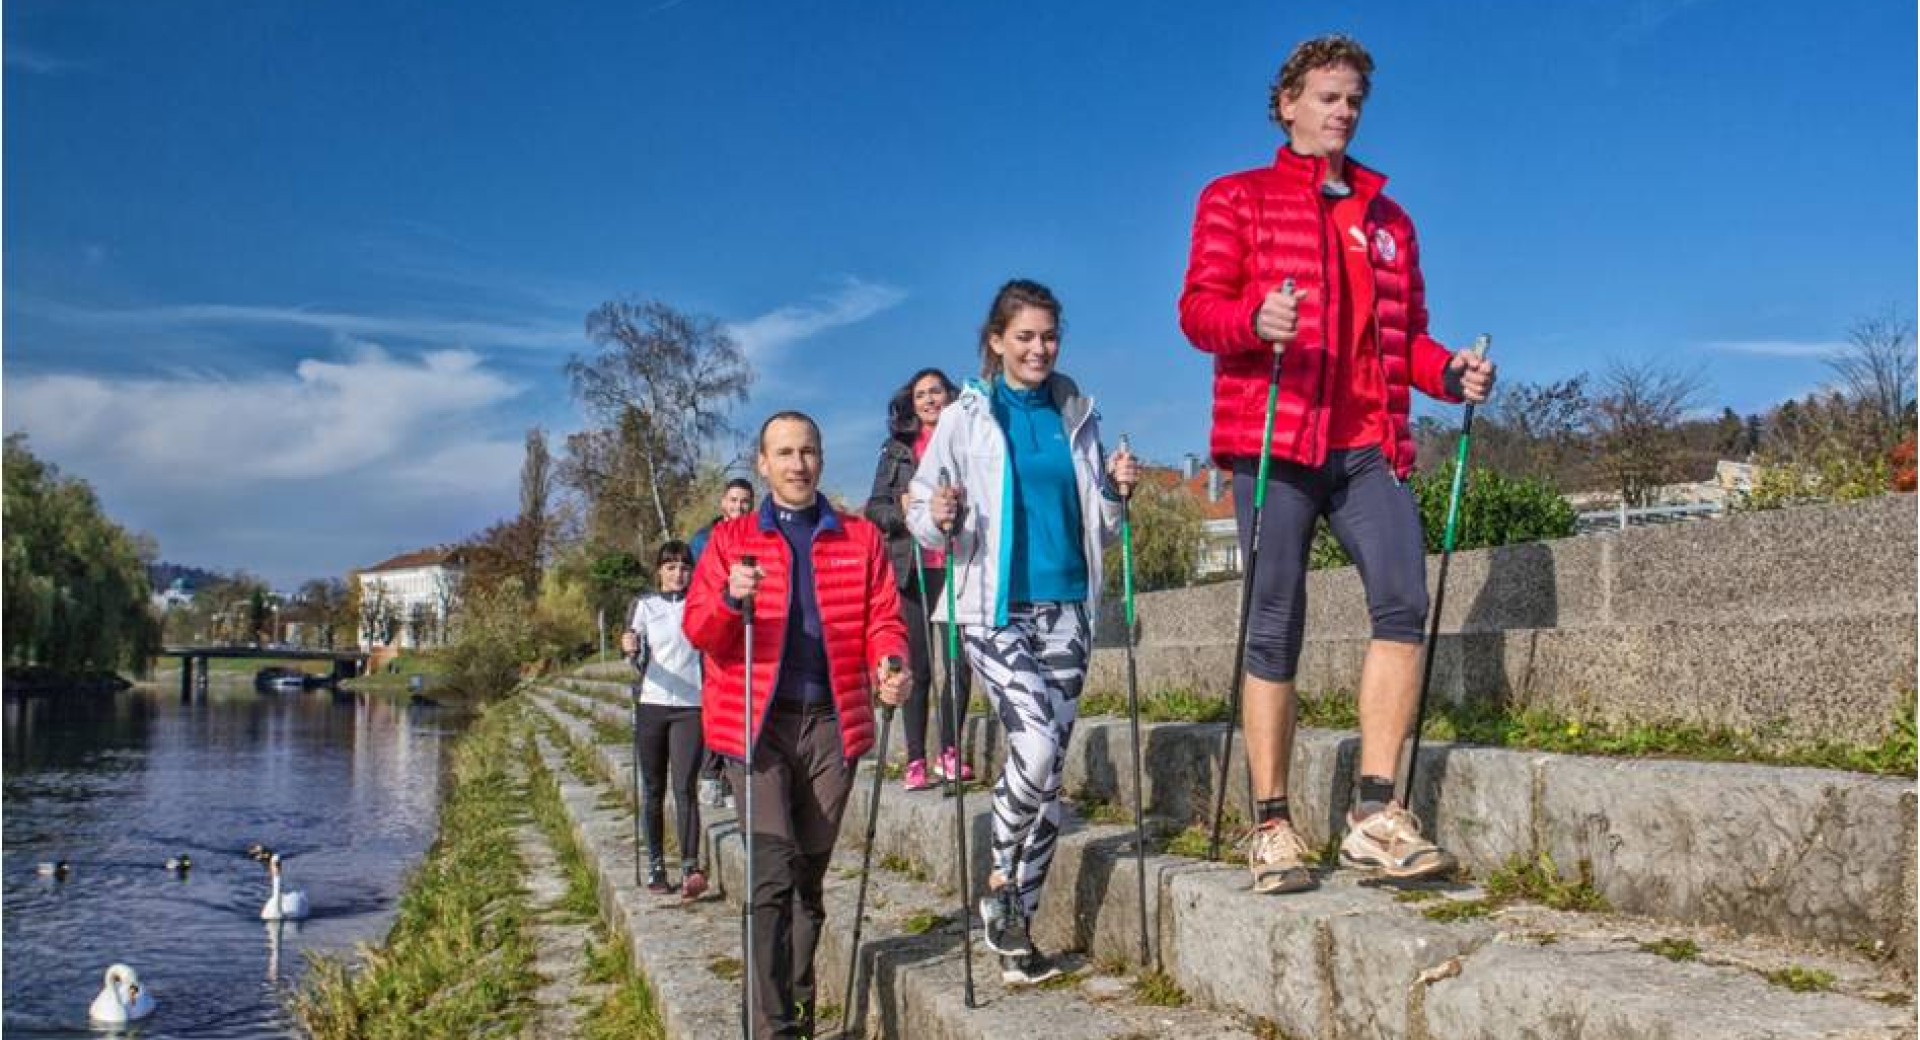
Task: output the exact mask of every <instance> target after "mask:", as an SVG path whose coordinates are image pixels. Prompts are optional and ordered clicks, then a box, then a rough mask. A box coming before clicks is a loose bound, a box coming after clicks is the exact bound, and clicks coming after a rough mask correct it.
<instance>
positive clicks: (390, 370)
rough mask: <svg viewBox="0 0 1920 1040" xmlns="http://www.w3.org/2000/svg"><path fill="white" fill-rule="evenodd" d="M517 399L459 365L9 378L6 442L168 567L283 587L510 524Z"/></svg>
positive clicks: (471, 366) (381, 362) (361, 363)
mask: <svg viewBox="0 0 1920 1040" xmlns="http://www.w3.org/2000/svg"><path fill="white" fill-rule="evenodd" d="M519 392H520V388H519V387H517V386H515V385H514V384H512V383H510V382H509V381H507V380H506V379H504V378H502V377H500V376H498V375H496V374H494V373H493V372H491V371H489V370H488V369H487V366H486V365H485V363H484V362H483V360H482V359H481V357H480V356H479V355H477V354H475V353H473V352H471V351H464V350H438V351H431V352H428V353H424V354H421V355H418V356H414V357H395V356H391V355H389V354H388V353H386V352H384V351H382V350H380V349H378V348H374V347H363V348H362V349H361V350H360V351H359V352H358V354H357V355H356V356H354V357H351V358H348V359H345V360H319V359H308V360H304V361H301V362H299V363H298V365H296V366H294V367H293V369H292V371H291V372H284V373H272V374H266V375H260V376H253V377H249V378H245V379H219V378H215V377H209V376H206V375H204V374H190V373H182V374H178V375H172V376H167V377H161V378H155V377H115V376H110V375H100V374H85V375H82V374H72V373H54V374H35V375H23V376H17V377H15V378H12V379H8V380H7V381H6V383H5V405H6V428H7V430H8V431H9V432H25V433H26V434H27V435H28V438H29V441H28V443H29V446H30V447H31V448H32V449H33V450H34V451H35V452H36V453H37V454H39V455H41V456H43V457H45V458H47V459H49V460H51V461H54V462H56V463H58V464H59V465H60V466H61V468H62V469H63V470H65V471H66V472H69V473H72V474H74V475H76V476H79V477H83V478H85V479H87V480H88V481H90V482H91V483H92V484H93V485H94V487H95V489H96V490H98V491H99V492H100V494H101V497H102V500H103V501H104V502H105V503H106V505H107V508H108V511H109V513H110V515H112V516H113V517H114V518H115V519H116V520H117V521H119V522H121V523H122V524H125V525H126V526H128V527H130V528H133V529H135V530H140V531H145V532H146V533H149V534H152V535H154V536H155V537H156V538H158V539H159V541H160V546H161V552H162V555H163V556H165V557H166V558H168V559H173V560H178V561H181V562H189V563H196V564H199V565H201V566H213V567H219V568H228V569H230V568H235V567H246V568H247V569H249V570H253V571H256V572H259V573H262V574H264V575H266V576H267V577H268V578H269V579H271V580H273V581H275V582H276V583H278V584H282V585H291V584H296V583H297V582H298V581H299V580H301V579H303V578H306V577H313V576H317V575H326V574H335V575H337V574H343V573H345V571H346V570H347V569H349V568H351V567H354V566H363V565H365V564H367V563H370V562H373V561H375V560H378V559H381V558H384V557H385V556H390V555H392V554H394V553H397V552H402V551H405V550H407V549H413V548H418V547H420V546H422V545H428V544H433V543H436V542H442V541H449V540H453V539H456V538H460V537H464V536H465V535H467V534H470V533H472V532H474V531H476V530H478V529H480V528H481V527H484V526H485V525H486V524H487V523H489V522H491V521H492V520H494V519H497V518H498V517H500V516H503V515H506V514H507V513H509V512H511V511H512V510H513V508H514V503H515V498H516V488H517V484H518V480H519V467H520V455H521V451H522V442H521V436H522V433H523V431H522V429H521V424H520V422H519V421H518V420H517V419H516V418H512V417H509V416H507V415H506V414H505V410H504V408H503V406H504V405H506V404H507V403H509V402H510V401H511V400H512V399H513V398H514V397H515V396H516V395H517V394H518V393H519Z"/></svg>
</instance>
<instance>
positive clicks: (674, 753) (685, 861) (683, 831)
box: [635, 704, 705, 871]
mask: <svg viewBox="0 0 1920 1040" xmlns="http://www.w3.org/2000/svg"><path fill="white" fill-rule="evenodd" d="M639 723H640V724H639V726H638V728H637V729H636V731H635V732H636V733H637V738H636V739H637V740H638V741H639V744H640V820H641V825H642V826H643V827H644V828H645V831H646V837H647V859H648V861H649V862H651V863H663V862H665V860H666V850H665V849H664V848H662V847H661V844H660V843H661V830H662V828H663V827H664V826H665V823H666V821H665V816H666V800H667V790H668V788H667V764H668V762H669V761H671V762H672V764H673V788H672V790H673V805H674V811H675V816H676V817H677V819H676V821H675V822H676V823H677V824H678V825H679V826H678V827H677V828H676V829H675V832H674V833H675V835H676V836H677V837H678V838H679V840H680V866H681V869H682V871H687V870H695V869H698V866H699V863H700V805H699V802H698V801H697V800H696V799H695V798H694V788H695V785H696V784H697V782H698V781H699V774H700V765H701V762H702V760H703V758H704V757H705V751H704V745H703V744H702V741H701V739H700V709H699V708H676V707H672V706H670V705H666V704H642V705H640V718H639Z"/></svg>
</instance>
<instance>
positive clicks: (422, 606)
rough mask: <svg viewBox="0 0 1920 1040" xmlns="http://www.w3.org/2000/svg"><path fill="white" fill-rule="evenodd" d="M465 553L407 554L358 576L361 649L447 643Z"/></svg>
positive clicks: (446, 550)
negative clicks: (462, 557)
mask: <svg viewBox="0 0 1920 1040" xmlns="http://www.w3.org/2000/svg"><path fill="white" fill-rule="evenodd" d="M461 562H462V561H461V558H460V550H458V549H455V548H450V547H446V546H442V547H439V548H434V549H421V550H419V551H417V552H410V553H403V554H401V555H399V556H395V557H394V558H393V559H391V560H387V561H385V562H384V563H379V564H376V565H374V566H372V567H368V568H367V569H366V570H363V571H360V572H358V573H356V574H355V575H354V580H355V581H356V582H358V583H359V586H360V649H362V650H368V651H371V650H373V649H374V648H375V647H382V646H384V647H392V648H395V649H402V650H411V649H414V648H416V647H423V646H439V645H441V644H443V643H445V642H446V641H447V631H448V630H447V620H448V618H449V617H451V616H452V614H453V611H454V608H455V606H456V605H457V604H456V602H455V598H454V595H455V590H456V589H458V588H459V583H460V568H461Z"/></svg>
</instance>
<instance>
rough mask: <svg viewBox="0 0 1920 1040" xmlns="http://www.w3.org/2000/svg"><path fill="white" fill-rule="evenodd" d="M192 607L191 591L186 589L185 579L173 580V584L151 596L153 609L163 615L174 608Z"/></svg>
mask: <svg viewBox="0 0 1920 1040" xmlns="http://www.w3.org/2000/svg"><path fill="white" fill-rule="evenodd" d="M191 606H193V590H192V589H190V588H188V587H187V579H185V578H175V579H173V584H171V585H168V586H167V587H166V588H165V589H162V590H161V591H159V592H156V593H154V594H153V609H155V610H157V611H159V612H160V613H162V614H164V613H166V612H167V611H169V610H172V609H173V608H175V607H191Z"/></svg>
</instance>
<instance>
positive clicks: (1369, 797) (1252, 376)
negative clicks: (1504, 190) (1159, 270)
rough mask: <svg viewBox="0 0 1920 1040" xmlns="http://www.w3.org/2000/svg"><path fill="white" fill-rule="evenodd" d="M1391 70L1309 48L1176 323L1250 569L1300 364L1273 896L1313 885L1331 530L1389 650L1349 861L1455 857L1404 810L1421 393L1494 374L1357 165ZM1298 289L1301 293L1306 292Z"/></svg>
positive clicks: (1277, 631) (1271, 765) (1283, 574)
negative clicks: (1311, 797)
mask: <svg viewBox="0 0 1920 1040" xmlns="http://www.w3.org/2000/svg"><path fill="white" fill-rule="evenodd" d="M1372 72H1373V59H1372V57H1370V56H1369V55H1368V54H1367V52H1366V50H1365V49H1364V48H1362V47H1361V46H1360V44H1359V43H1357V42H1355V41H1354V40H1351V39H1349V38H1347V37H1344V36H1325V37H1321V38H1319V39H1315V40H1308V41H1307V42H1305V43H1302V44H1300V45H1299V46H1298V47H1296V48H1294V50H1293V53H1292V54H1291V55H1289V56H1288V58H1287V60H1286V63H1285V64H1284V65H1283V66H1282V67H1281V69H1280V74H1279V76H1278V77H1276V79H1275V80H1274V83H1273V88H1272V92H1271V94H1270V96H1269V113H1270V115H1271V116H1272V118H1273V121H1274V122H1275V123H1277V124H1279V125H1280V127H1281V128H1282V129H1283V130H1284V131H1285V132H1286V134H1287V143H1286V144H1285V145H1284V146H1283V147H1282V148H1281V149H1280V151H1279V154H1278V155H1277V156H1276V157H1275V159H1274V162H1273V165H1271V166H1266V167H1260V168H1257V169H1252V170H1246V171H1242V172H1240V173H1233V174H1228V175H1227V176H1225V177H1222V178H1220V179H1219V180H1216V181H1214V182H1213V183H1212V184H1209V185H1208V186H1207V188H1206V190H1205V191H1204V192H1202V194H1201V196H1200V206H1199V214H1198V216H1197V217H1196V218H1195V220H1194V229H1193V251H1192V255H1191V258H1190V261H1189V264H1188V268H1187V281H1186V287H1185V290H1184V291H1183V292H1182V294H1181V297H1180V327H1181V328H1182V330H1184V331H1185V332H1186V334H1187V337H1188V338H1189V339H1190V340H1192V341H1193V344H1194V346H1196V347H1198V348H1199V349H1201V350H1203V351H1206V352H1207V353H1209V354H1211V355H1213V371H1214V398H1213V434H1212V454H1213V458H1214V461H1215V462H1216V463H1218V464H1219V465H1220V466H1222V467H1224V468H1227V469H1230V470H1232V472H1233V490H1234V512H1235V515H1236V516H1237V517H1238V519H1239V521H1240V538H1241V552H1242V558H1243V559H1244V558H1246V556H1247V547H1248V543H1249V541H1250V538H1251V535H1250V526H1251V521H1252V515H1251V509H1252V499H1253V493H1254V484H1255V482H1256V481H1257V480H1258V475H1257V474H1258V468H1259V462H1260V444H1261V430H1262V426H1263V420H1264V418H1265V411H1266V404H1267V384H1268V379H1269V377H1270V373H1271V370H1272V369H1271V366H1272V364H1273V358H1274V355H1275V354H1276V353H1282V354H1283V356H1284V359H1285V360H1284V362H1283V363H1282V365H1281V375H1280V383H1279V398H1278V405H1277V407H1276V408H1275V410H1274V423H1273V442H1272V449H1271V456H1272V460H1273V461H1272V465H1271V467H1270V469H1269V471H1268V477H1267V488H1266V510H1267V515H1266V517H1265V518H1264V519H1263V521H1262V526H1261V532H1260V552H1259V560H1260V562H1259V569H1258V572H1257V574H1256V575H1255V576H1254V578H1253V580H1254V582H1255V586H1254V589H1253V600H1252V603H1253V607H1252V616H1251V618H1250V619H1249V623H1248V638H1247V676H1246V684H1245V687H1244V689H1243V694H1244V697H1245V705H1246V707H1245V712H1244V715H1243V718H1244V722H1245V727H1246V732H1247V759H1248V762H1249V765H1250V767H1251V769H1252V771H1253V783H1254V799H1255V801H1256V802H1257V803H1258V804H1257V806H1256V807H1255V812H1256V823H1257V827H1256V829H1255V831H1254V835H1253V841H1252V847H1251V848H1250V849H1249V856H1248V865H1249V869H1250V870H1251V871H1252V873H1253V887H1254V890H1255V891H1258V892H1290V891H1298V890H1301V889H1304V888H1310V887H1312V885H1313V883H1314V882H1313V875H1312V874H1311V873H1310V872H1309V871H1308V870H1307V868H1306V865H1305V862H1304V858H1303V857H1304V854H1305V852H1306V846H1305V843H1304V842H1302V841H1301V839H1300V838H1299V837H1298V836H1297V835H1296V834H1295V833H1294V830H1293V825H1292V819H1291V817H1290V815H1289V811H1288V807H1287V786H1286V785H1287V771H1288V764H1289V762H1290V761H1291V759H1292V756H1293V735H1294V718H1295V706H1296V703H1297V702H1296V699H1295V691H1294V674H1295V669H1296V667H1297V665H1298V661H1299V656H1300V644H1301V637H1302V635H1303V632H1304V628H1305V624H1306V564H1307V552H1308V549H1309V547H1310V545H1311V543H1312V539H1313V529H1314V524H1315V522H1316V521H1317V520H1318V519H1319V518H1320V517H1321V516H1325V517H1326V518H1327V521H1328V524H1329V526H1330V527H1331V528H1332V530H1333V533H1334V535H1335V536H1336V537H1337V538H1339V540H1340V542H1341V544H1342V545H1343V546H1345V547H1346V549H1347V552H1348V555H1350V556H1352V557H1353V559H1354V560H1355V561H1356V563H1357V565H1358V566H1359V570H1360V578H1361V581H1362V583H1363V584H1364V585H1365V586H1366V593H1367V607H1368V613H1369V614H1370V615H1371V619H1372V640H1371V642H1370V643H1369V645H1368V649H1367V656H1366V663H1365V665H1364V667H1363V668H1362V670H1361V674H1360V694H1359V700H1360V704H1359V708H1360V778H1359V790H1358V791H1357V792H1356V798H1355V806H1354V809H1353V810H1352V812H1351V813H1349V815H1348V819H1347V824H1348V830H1347V835H1346V838H1345V840H1344V841H1343V842H1342V843H1341V846H1340V857H1341V861H1342V862H1343V863H1345V864H1347V865H1349V866H1356V867H1360V868H1363V869H1368V870H1374V871H1378V872H1380V873H1382V874H1385V875H1387V876H1389V877H1396V878H1411V877H1427V876H1431V875H1434V874H1438V873H1441V872H1444V871H1446V870H1448V869H1450V868H1451V867H1452V865H1453V860H1452V857H1450V856H1449V855H1448V854H1447V853H1446V852H1445V851H1443V850H1441V849H1440V848H1439V847H1438V846H1436V845H1435V844H1433V842H1431V841H1429V840H1427V839H1426V838H1425V837H1424V836H1423V835H1422V834H1421V829H1420V822H1419V820H1417V819H1415V818H1414V816H1413V814H1412V813H1410V812H1408V811H1407V810H1406V808H1405V807H1404V806H1402V805H1400V804H1399V803H1398V802H1397V801H1395V800H1394V776H1395V772H1396V767H1397V765H1398V761H1397V760H1398V759H1399V757H1400V749H1401V745H1402V742H1403V741H1404V740H1405V739H1406V736H1407V732H1408V729H1409V728H1410V727H1411V725H1412V722H1413V712H1414V704H1415V699H1416V696H1417V694H1418V684H1419V669H1420V646H1421V643H1422V641H1423V639H1424V632H1425V621H1426V614H1427V589H1426V563H1425V550H1424V542H1423V539H1422V536H1421V531H1420V514H1419V510H1418V507H1417V506H1416V504H1415V502H1414V500H1413V495H1412V492H1411V491H1410V490H1409V489H1408V488H1407V486H1406V485H1405V483H1404V482H1405V480H1406V478H1407V475H1408V474H1409V473H1410V472H1411V471H1412V469H1413V451H1414V444H1413V435H1412V432H1411V430H1410V429H1409V426H1408V422H1407V411H1408V405H1409V387H1417V388H1418V389H1419V390H1420V391H1421V392H1422V393H1424V394H1427V395H1429V396H1431V397H1436V398H1439V399H1441V400H1443V401H1449V402H1458V401H1461V400H1463V399H1464V400H1470V401H1476V402H1477V401H1483V400H1485V399H1486V397H1487V395H1488V393H1490V392H1491V391H1492V389H1493V380H1494V368H1493V364H1492V362H1490V361H1488V360H1486V359H1484V358H1481V357H1478V356H1476V355H1474V354H1472V353H1466V352H1462V353H1457V354H1456V353H1452V352H1449V351H1448V350H1447V349H1446V348H1445V347H1443V346H1441V345H1440V344H1439V343H1438V342H1437V341H1435V340H1434V339H1433V338H1432V337H1431V336H1429V335H1428V334H1427V305H1426V286H1425V284H1424V282H1423V281H1422V279H1421V275H1420V254H1419V246H1418V244H1417V242H1416V240H1415V238H1414V233H1413V222H1412V220H1411V219H1409V218H1408V216H1407V214H1406V212H1405V211H1404V210H1402V209H1401V208H1400V207H1399V206H1398V205H1396V204H1395V203H1394V202H1393V200H1392V199H1390V198H1388V197H1387V196H1386V194H1385V193H1384V192H1383V191H1382V190H1381V189H1382V187H1383V185H1384V184H1385V183H1386V178H1385V177H1383V176H1381V175H1380V174H1378V173H1376V172H1374V171H1373V170H1370V169H1368V168H1366V167H1364V166H1362V165H1360V164H1359V163H1357V162H1355V161H1354V160H1352V159H1351V158H1349V157H1348V155H1347V149H1348V147H1349V146H1350V145H1351V144H1352V141H1353V136H1354V133H1355V131H1356V130H1358V128H1359V125H1360V110H1361V107H1362V105H1363V104H1364V103H1365V102H1366V100H1367V94H1368V89H1369V79H1368V77H1369V76H1370V74H1371V73H1372ZM1289 287H1290V288H1289Z"/></svg>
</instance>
